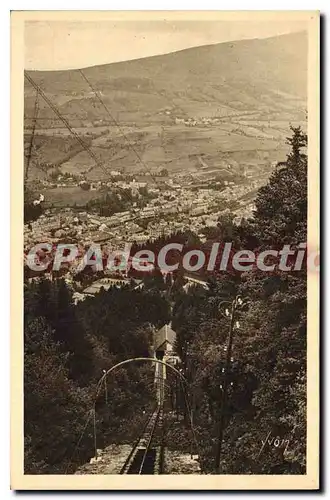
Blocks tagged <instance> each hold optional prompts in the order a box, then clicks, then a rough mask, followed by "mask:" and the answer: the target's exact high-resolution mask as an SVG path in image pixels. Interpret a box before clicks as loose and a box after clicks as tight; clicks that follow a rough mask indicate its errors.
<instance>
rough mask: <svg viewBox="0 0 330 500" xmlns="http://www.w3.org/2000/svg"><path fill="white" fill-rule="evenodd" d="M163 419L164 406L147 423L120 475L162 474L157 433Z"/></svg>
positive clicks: (157, 409) (158, 407) (159, 406)
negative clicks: (156, 438) (156, 440)
mask: <svg viewBox="0 0 330 500" xmlns="http://www.w3.org/2000/svg"><path fill="white" fill-rule="evenodd" d="M162 419H163V408H162V405H160V404H159V405H157V408H156V409H155V410H154V412H153V413H152V414H151V416H150V418H149V419H148V420H147V421H146V424H145V426H144V429H143V431H142V433H141V434H140V436H139V438H138V440H137V441H136V443H135V445H134V446H133V448H132V451H131V453H130V454H129V456H128V457H127V459H126V461H125V463H124V465H123V467H122V469H121V471H120V474H160V473H161V470H160V467H159V464H158V462H159V460H158V458H159V456H160V451H161V450H160V447H158V446H155V433H156V430H157V429H158V428H159V426H161V424H162Z"/></svg>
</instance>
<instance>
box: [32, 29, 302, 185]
mask: <svg viewBox="0 0 330 500" xmlns="http://www.w3.org/2000/svg"><path fill="white" fill-rule="evenodd" d="M83 72H84V75H85V76H86V77H87V78H88V80H89V81H90V82H91V84H92V86H93V87H94V88H95V89H96V90H97V91H98V92H100V95H101V96H102V99H103V101H104V103H105V105H106V106H107V108H108V109H109V110H110V113H111V116H109V114H108V113H107V111H106V110H105V109H104V107H103V106H102V105H101V104H100V103H99V102H98V100H97V98H96V97H95V95H94V93H93V91H91V89H90V88H89V86H88V84H87V83H86V81H85V80H84V79H83V77H82V75H81V73H80V72H79V71H77V70H68V71H48V72H44V71H40V72H38V71H30V72H29V74H30V76H31V77H32V78H33V79H34V80H35V81H36V82H37V83H38V85H40V86H41V88H42V89H43V90H44V92H45V93H46V94H47V96H48V97H49V98H50V99H51V101H52V102H53V103H54V104H55V105H56V106H57V108H58V109H59V111H60V112H61V114H63V115H64V116H65V117H66V118H67V119H68V121H69V122H70V124H71V126H73V127H77V128H78V132H79V134H81V135H82V136H84V137H85V138H88V140H89V141H91V143H92V146H93V151H94V152H95V154H97V155H98V157H99V158H101V159H102V160H104V161H105V162H108V163H109V165H111V168H113V169H126V170H130V171H134V170H141V163H140V162H139V160H138V157H137V155H136V154H135V152H134V151H133V150H132V148H131V147H130V145H133V146H134V149H135V151H136V152H137V153H138V155H139V156H140V157H141V158H142V160H143V162H145V163H147V164H148V168H151V169H153V168H156V167H160V166H164V165H165V166H166V167H167V168H168V169H169V170H172V171H175V170H180V169H186V168H188V169H195V168H196V167H197V166H198V161H197V160H196V157H197V155H200V154H202V155H204V156H205V158H206V161H207V163H208V165H210V167H214V168H218V167H219V166H220V165H221V162H223V161H225V162H227V161H230V162H231V164H232V166H233V167H234V168H239V165H240V164H241V162H242V161H243V162H245V163H247V164H250V165H252V166H253V165H254V164H256V165H257V164H260V163H262V162H265V164H267V168H270V164H272V163H273V162H274V161H278V160H281V159H282V158H283V157H284V155H285V153H286V145H285V137H286V136H287V135H288V129H289V124H290V123H291V124H304V123H305V120H306V108H307V104H306V99H307V36H306V34H305V33H304V32H301V33H296V34H290V35H283V36H279V37H273V38H268V39H253V40H243V41H237V42H228V43H221V44H216V45H210V46H203V47H196V48H192V49H187V50H183V51H179V52H175V53H171V54H166V55H161V56H155V57H149V58H144V59H138V60H133V61H126V62H121V63H114V64H108V65H103V66H95V67H91V68H86V69H84V70H83ZM34 103H35V91H34V89H33V88H32V87H31V86H30V84H28V83H27V84H26V87H25V128H26V140H27V141H28V135H29V129H30V128H31V123H32V120H31V117H32V116H33V108H34ZM39 103H40V110H39V117H38V125H37V133H38V134H39V135H40V136H41V137H40V139H39V146H36V150H37V149H38V148H39V149H38V152H37V151H35V157H34V159H35V161H34V163H33V165H34V167H35V166H36V164H37V162H39V161H48V156H49V155H47V150H48V151H49V150H51V151H53V150H56V151H57V153H56V154H55V157H56V158H55V159H54V161H55V162H56V164H57V165H61V168H62V169H63V171H68V172H86V171H87V170H88V169H89V168H90V167H91V166H92V165H93V161H92V160H91V159H90V158H89V156H88V155H87V154H86V153H85V152H80V151H81V148H80V149H79V148H78V151H77V149H76V146H75V149H74V151H73V153H72V154H70V148H68V147H67V148H59V147H58V145H57V144H56V145H55V146H54V140H55V138H56V140H58V137H61V138H62V140H63V141H66V140H67V138H66V136H67V129H65V128H64V126H63V124H62V123H61V121H60V120H58V118H56V116H55V115H54V113H53V111H52V110H51V109H50V108H49V107H48V106H47V104H46V103H44V102H43V101H42V100H41V99H39ZM111 117H112V118H111ZM113 118H114V120H115V121H114V120H113ZM189 119H190V123H189V124H188V123H187V122H188V120H189ZM184 120H185V121H186V123H184ZM118 123H119V124H120V127H118V126H117V124H118ZM40 144H42V146H40ZM50 156H53V155H50ZM46 157H47V160H46V159H45V158H46ZM36 158H37V160H36ZM34 167H32V168H31V171H30V175H31V178H32V179H33V178H35V177H39V176H44V175H45V174H44V172H43V171H41V170H40V169H36V168H34ZM88 176H89V177H90V178H101V177H102V176H104V173H103V171H102V170H101V169H92V170H91V171H90V172H89V173H88Z"/></svg>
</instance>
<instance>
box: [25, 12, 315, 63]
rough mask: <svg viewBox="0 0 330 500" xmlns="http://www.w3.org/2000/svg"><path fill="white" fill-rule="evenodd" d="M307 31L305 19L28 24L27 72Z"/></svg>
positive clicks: (120, 59) (51, 22)
mask: <svg viewBox="0 0 330 500" xmlns="http://www.w3.org/2000/svg"><path fill="white" fill-rule="evenodd" d="M304 29H306V21H302V20H301V21H295V20H286V21H279V20H274V21H269V20H268V21H267V22H265V21H253V20H251V21H248V22H247V21H218V20H216V21H212V20H211V21H204V20H201V21H195V20H190V21H187V20H153V21H149V22H146V21H143V20H141V21H132V20H127V21H126V20H118V21H108V20H105V21H62V20H57V21H56V20H51V21H46V20H40V21H26V22H25V31H24V35H25V38H24V43H25V68H26V69H30V70H61V69H76V68H85V67H88V66H95V65H98V64H107V63H112V62H119V61H126V60H131V59H138V58H142V57H149V56H153V55H159V54H166V53H169V52H175V51H177V50H182V49H186V48H189V47H197V46H200V45H208V44H215V43H221V42H226V41H233V40H241V39H248V38H266V37H270V36H276V35H281V34H285V33H292V32H297V31H302V30H304Z"/></svg>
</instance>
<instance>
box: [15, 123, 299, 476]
mask: <svg viewBox="0 0 330 500" xmlns="http://www.w3.org/2000/svg"><path fill="white" fill-rule="evenodd" d="M288 142H289V144H290V152H289V154H288V156H287V158H286V161H285V162H281V165H279V166H278V167H277V168H276V169H275V170H274V172H273V173H272V175H271V177H270V179H269V182H268V183H267V184H266V185H265V186H264V187H262V188H261V189H260V190H259V192H258V194H257V197H256V200H255V210H254V213H253V216H252V217H251V218H250V219H249V220H245V221H244V224H240V225H237V224H235V223H234V222H233V217H231V216H226V217H224V218H222V219H220V220H219V223H218V225H217V226H216V227H214V228H213V229H212V231H211V230H210V231H209V233H208V242H207V243H208V244H211V243H212V242H213V241H221V242H225V241H231V242H234V243H235V248H236V249H249V250H253V251H255V252H260V251H262V250H265V249H281V248H282V247H283V245H284V244H290V245H291V247H292V248H297V247H298V245H299V243H302V242H306V240H307V155H306V152H305V149H306V146H307V137H306V135H305V134H304V133H303V132H302V130H301V129H300V128H292V136H291V137H290V138H288ZM180 238H181V239H183V238H186V239H187V235H180ZM188 239H189V238H188ZM187 244H188V243H187ZM154 245H155V247H157V246H158V245H159V242H156V243H154ZM189 245H190V246H194V245H198V241H194V240H193V237H192V236H190V240H189ZM306 272H307V271H306V267H305V266H304V267H303V269H302V270H300V271H279V270H275V271H273V272H265V271H260V270H258V269H253V271H248V272H237V271H235V270H233V269H230V270H228V271H227V272H224V271H222V272H218V273H217V274H214V275H212V276H209V277H208V285H209V286H208V289H207V290H206V289H204V288H201V287H198V286H193V287H190V288H188V289H185V290H184V289H183V285H184V283H185V280H184V278H183V276H182V274H181V273H180V272H179V273H177V275H176V276H175V280H174V283H173V285H172V284H171V283H170V282H166V283H164V281H163V279H162V277H161V276H160V275H159V273H157V272H155V273H154V274H153V275H151V276H148V277H146V278H144V285H145V286H144V287H143V288H142V289H133V287H132V286H131V285H126V286H124V287H122V288H120V289H118V288H115V287H112V288H110V289H109V290H108V291H105V290H101V291H100V293H98V294H97V295H96V296H95V297H89V298H86V299H85V300H84V301H82V302H80V303H78V304H77V305H75V304H74V301H73V291H72V289H70V287H69V286H68V285H67V284H66V282H65V280H64V279H62V278H60V279H55V280H53V281H50V280H49V279H47V278H45V277H43V278H42V279H28V278H26V280H25V284H24V433H25V450H24V451H25V453H24V456H25V473H29V474H45V473H49V474H63V473H73V472H74V471H75V470H76V468H77V467H78V466H79V465H80V464H83V463H85V462H87V461H88V460H89V459H90V458H91V457H92V456H93V450H94V449H93V425H94V426H96V427H97V429H98V431H99V432H98V435H99V436H100V442H99V444H98V447H100V448H102V447H103V446H106V445H107V444H110V443H115V442H118V443H130V442H131V440H132V439H134V436H136V433H138V430H139V428H140V426H141V422H142V420H143V411H148V409H150V408H151V407H152V406H153V404H154V397H155V396H154V393H153V385H152V381H153V373H152V369H151V367H150V366H149V365H148V364H143V363H141V364H140V365H138V364H136V365H134V366H133V365H131V366H130V368H129V369H127V368H123V369H120V370H118V371H117V373H116V376H114V377H113V378H111V380H109V383H108V387H107V394H108V395H109V400H110V399H111V403H109V404H106V403H107V401H106V402H105V398H104V393H102V398H101V397H99V392H98V381H99V379H100V378H101V376H102V374H103V371H104V370H107V369H108V368H109V367H111V366H112V365H114V364H115V363H117V362H119V361H121V360H124V359H127V358H131V357H138V356H149V355H150V353H151V351H150V348H151V343H152V336H153V333H154V332H155V331H156V330H157V329H159V328H160V327H161V326H163V325H164V324H167V323H169V322H170V321H171V324H172V328H173V329H174V330H175V331H176V334H177V345H176V350H177V352H178V354H179V356H180V358H181V367H182V370H183V373H184V376H185V377H186V380H187V383H188V388H187V395H188V398H189V400H190V402H191V406H192V415H193V425H194V432H195V436H196V443H197V444H196V446H197V447H198V450H197V451H198V454H199V460H200V464H201V471H202V473H204V474H212V473H215V472H216V468H215V457H216V454H217V446H218V436H219V414H220V409H221V408H223V406H222V403H223V398H224V391H223V387H224V383H225V382H224V377H228V378H227V383H228V396H227V398H226V405H225V409H224V410H223V411H224V412H225V413H224V421H223V429H222V430H223V444H222V450H221V469H220V470H221V473H223V474H304V473H305V472H306V354H307V353H306V334H307V326H306V325H307V308H306V306H307V275H306ZM237 296H239V297H241V303H242V304H241V307H239V308H237V311H236V318H235V319H236V322H235V327H234V330H233V345H232V356H231V358H230V370H229V373H227V372H225V370H224V367H225V360H226V349H227V345H228V344H227V342H228V332H229V328H230V325H229V323H230V322H229V320H228V317H226V314H222V312H221V311H222V309H221V307H222V306H221V304H223V303H225V304H227V303H228V304H230V303H231V302H232V301H233V300H234V299H235V297H237ZM170 381H171V377H169V382H170ZM94 403H95V405H96V406H95V408H96V412H95V419H94V424H93V422H92V420H93V418H92V417H93V416H92V415H91V408H93V405H94ZM185 411H186V410H185V409H184V408H182V412H183V413H184V412H185ZM190 439H191V437H190V432H189V429H188V427H187V426H186V425H184V424H183V425H182V426H179V427H176V428H175V429H174V428H173V429H170V430H169V433H168V437H167V446H168V447H169V448H174V449H181V450H182V451H187V450H188V451H189V449H190V446H191V445H190Z"/></svg>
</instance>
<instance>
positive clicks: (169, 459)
mask: <svg viewBox="0 0 330 500" xmlns="http://www.w3.org/2000/svg"><path fill="white" fill-rule="evenodd" d="M130 451H131V446H130V445H127V444H123V445H118V444H112V445H110V446H107V447H106V448H105V449H104V450H98V458H97V459H96V458H95V457H94V458H92V459H91V460H90V463H88V464H85V465H82V466H81V467H79V468H78V470H77V471H76V474H119V473H120V470H121V468H122V466H123V465H124V463H125V460H126V458H127V456H128V455H129V453H130ZM164 458H165V463H164V474H200V466H199V463H198V461H197V460H196V458H197V457H196V456H194V455H193V456H191V455H190V454H189V453H182V452H180V451H173V450H167V449H166V450H165V457H164Z"/></svg>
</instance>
